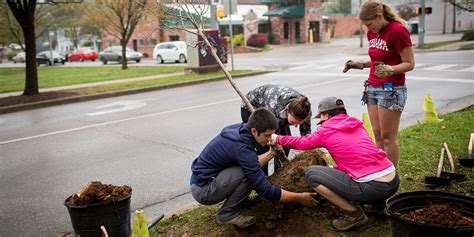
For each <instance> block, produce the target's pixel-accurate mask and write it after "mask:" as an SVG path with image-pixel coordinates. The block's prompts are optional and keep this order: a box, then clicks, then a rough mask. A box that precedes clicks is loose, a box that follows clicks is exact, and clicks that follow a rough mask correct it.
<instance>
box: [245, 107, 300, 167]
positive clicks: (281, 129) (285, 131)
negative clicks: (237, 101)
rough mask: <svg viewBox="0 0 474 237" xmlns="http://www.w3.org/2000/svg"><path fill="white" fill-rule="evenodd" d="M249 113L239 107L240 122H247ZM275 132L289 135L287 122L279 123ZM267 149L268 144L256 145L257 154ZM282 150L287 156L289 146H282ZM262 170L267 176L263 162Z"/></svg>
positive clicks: (266, 165)
mask: <svg viewBox="0 0 474 237" xmlns="http://www.w3.org/2000/svg"><path fill="white" fill-rule="evenodd" d="M250 114H251V113H250V111H248V110H247V109H244V108H242V107H240V116H241V117H242V122H244V123H248V121H249V117H250ZM275 134H278V135H287V136H291V131H290V126H289V125H288V124H287V125H283V126H281V125H279V126H278V129H277V130H276V131H275ZM269 149H270V147H268V146H258V147H257V155H261V154H263V153H265V152H267V151H268V150H269ZM283 151H284V152H285V154H286V156H288V154H290V149H289V148H283ZM274 164H276V163H274ZM273 168H274V169H273V170H276V168H277V167H273ZM262 170H263V172H264V173H265V175H267V176H268V164H265V165H264V166H262Z"/></svg>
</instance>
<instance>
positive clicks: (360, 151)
mask: <svg viewBox="0 0 474 237" xmlns="http://www.w3.org/2000/svg"><path fill="white" fill-rule="evenodd" d="M316 118H319V119H320V120H321V121H320V123H319V124H320V126H319V127H318V128H317V129H316V131H314V132H313V133H311V134H308V135H305V136H280V135H276V134H273V135H272V142H274V143H277V144H280V145H282V146H283V147H286V148H292V149H297V150H310V149H314V148H318V147H322V148H326V150H327V151H328V152H329V154H330V155H331V156H332V158H333V160H334V162H335V163H336V165H335V166H334V167H333V168H330V167H326V166H310V167H309V168H308V170H307V171H306V179H307V181H308V183H309V184H310V186H311V187H312V188H313V189H314V190H316V192H317V193H319V194H320V195H321V196H323V197H324V198H326V199H327V200H329V201H330V202H332V203H333V204H334V205H336V206H338V207H339V208H341V209H342V210H343V211H344V212H345V215H344V216H342V217H341V218H339V219H336V220H333V221H332V225H333V227H334V228H336V229H338V230H348V229H350V228H352V227H354V226H357V225H361V224H364V223H366V222H367V221H368V218H367V216H366V215H365V213H364V211H363V210H362V209H360V208H358V207H357V206H356V204H361V205H362V204H369V205H364V207H366V208H367V210H366V211H368V209H371V210H377V208H376V207H378V208H383V206H384V202H385V200H386V199H387V198H389V197H390V196H392V195H393V194H395V193H396V192H397V190H398V187H399V185H400V179H399V177H398V174H397V172H396V169H395V166H394V165H393V163H392V162H391V161H390V160H389V159H388V158H387V153H385V151H383V150H382V149H379V148H377V146H376V145H375V144H374V143H373V141H372V139H371V138H370V136H369V134H368V133H367V131H366V130H365V128H364V126H363V123H362V122H361V121H360V120H358V119H357V118H355V117H351V116H348V115H347V113H346V109H345V107H344V102H343V101H342V100H341V99H338V98H336V97H326V98H324V99H322V100H321V102H320V103H319V105H318V114H317V115H316Z"/></svg>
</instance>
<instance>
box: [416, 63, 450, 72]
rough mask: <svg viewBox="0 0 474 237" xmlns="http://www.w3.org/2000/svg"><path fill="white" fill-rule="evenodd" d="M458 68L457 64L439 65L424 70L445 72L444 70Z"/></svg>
mask: <svg viewBox="0 0 474 237" xmlns="http://www.w3.org/2000/svg"><path fill="white" fill-rule="evenodd" d="M456 66H457V64H439V65H435V66H431V67H427V68H423V70H432V71H443V70H446V69H448V68H452V67H456Z"/></svg>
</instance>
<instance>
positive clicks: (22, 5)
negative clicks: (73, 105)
mask: <svg viewBox="0 0 474 237" xmlns="http://www.w3.org/2000/svg"><path fill="white" fill-rule="evenodd" d="M6 3H7V4H8V7H9V8H10V10H11V12H12V14H13V16H14V17H15V19H16V21H17V22H18V24H19V25H20V27H21V29H22V31H23V39H24V42H25V53H26V56H25V58H26V59H25V61H26V69H25V76H26V79H25V89H24V91H23V95H36V94H38V93H39V88H38V70H37V66H36V44H35V39H36V36H35V32H36V27H35V13H36V0H16V1H15V0H6Z"/></svg>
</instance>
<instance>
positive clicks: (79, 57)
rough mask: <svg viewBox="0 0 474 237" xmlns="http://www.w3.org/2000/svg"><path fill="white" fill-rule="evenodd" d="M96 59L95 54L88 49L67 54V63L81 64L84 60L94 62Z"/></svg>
mask: <svg viewBox="0 0 474 237" xmlns="http://www.w3.org/2000/svg"><path fill="white" fill-rule="evenodd" d="M96 58H97V52H95V51H93V50H90V49H79V50H75V51H74V52H72V53H69V56H68V60H69V62H72V61H81V62H83V61H84V60H92V61H95V59H96Z"/></svg>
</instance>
